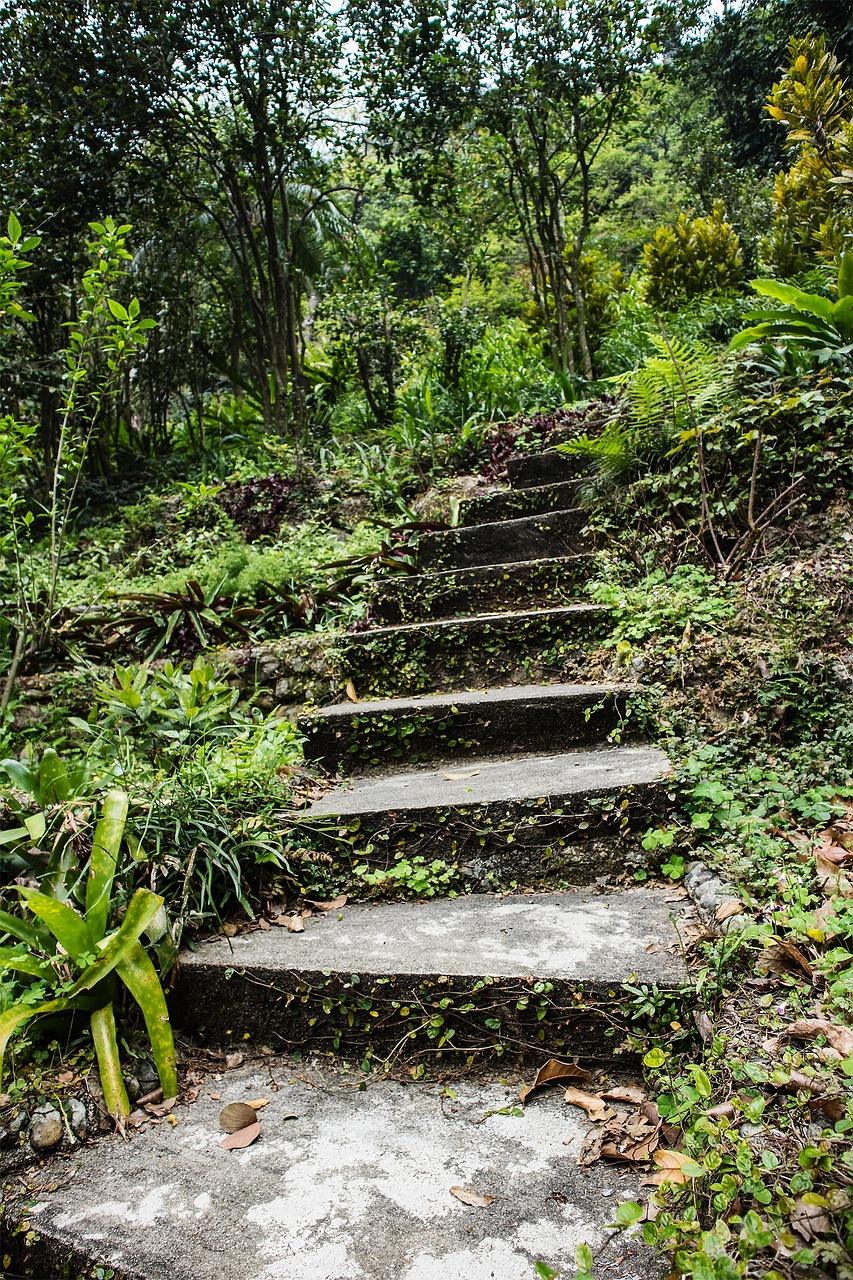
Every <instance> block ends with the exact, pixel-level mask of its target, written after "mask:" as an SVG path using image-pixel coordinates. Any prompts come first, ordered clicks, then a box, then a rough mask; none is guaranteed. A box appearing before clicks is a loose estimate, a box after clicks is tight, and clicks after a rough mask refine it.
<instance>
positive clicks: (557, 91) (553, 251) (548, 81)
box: [353, 0, 691, 378]
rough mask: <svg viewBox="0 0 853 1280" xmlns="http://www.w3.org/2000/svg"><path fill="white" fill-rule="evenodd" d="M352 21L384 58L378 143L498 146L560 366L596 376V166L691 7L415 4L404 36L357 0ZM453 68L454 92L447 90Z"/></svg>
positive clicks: (404, 21) (626, 0) (636, 1)
mask: <svg viewBox="0 0 853 1280" xmlns="http://www.w3.org/2000/svg"><path fill="white" fill-rule="evenodd" d="M353 12H354V15H355V16H354V21H355V23H356V25H357V26H358V28H359V29H360V30H361V32H362V33H363V38H365V39H366V43H367V49H368V56H369V58H370V60H371V61H372V62H376V60H379V61H380V62H381V67H380V69H379V70H378V71H373V72H372V84H373V92H372V93H368V100H369V101H370V102H371V104H372V105H373V107H374V116H375V117H376V116H377V115H379V116H381V117H382V121H381V124H380V126H379V130H378V131H379V133H380V134H383V133H384V135H385V136H386V137H387V136H389V135H390V136H392V137H393V136H396V137H397V139H398V140H399V139H400V138H401V137H405V136H406V135H408V139H409V140H410V141H414V142H415V143H416V144H417V145H420V147H421V148H423V147H424V146H426V145H432V146H433V147H434V146H435V144H436V142H438V143H440V145H441V146H442V147H443V148H444V149H446V148H447V145H448V141H449V139H450V138H451V137H452V135H453V133H454V130H456V131H458V130H459V129H461V128H463V127H465V126H467V127H475V128H479V129H480V130H482V131H484V132H485V134H486V135H487V137H488V138H489V139H490V141H491V145H492V149H493V153H494V157H495V159H496V161H497V165H498V170H499V175H500V179H501V181H502V183H503V184H504V188H505V191H506V194H507V196H508V198H509V201H510V203H511V207H512V210H513V212H514V216H515V219H516V222H517V225H518V228H519V230H520V233H521V236H522V239H523V241H524V246H525V249H526V253H527V258H528V264H529V269H530V275H531V281H532V286H533V290H534V293H535V297H536V302H537V305H538V309H539V313H540V316H541V319H542V323H543V325H544V327H545V330H546V332H547V335H548V340H549V343H550V347H551V353H552V357H553V360H554V364H555V366H556V368H557V369H559V370H561V371H562V372H564V373H567V374H573V373H575V371H576V369H577V368H578V366H579V371H580V372H582V373H583V375H584V376H585V377H587V378H591V377H592V376H593V366H592V356H591V352H590V343H589V334H588V325H587V317H586V302H585V298H584V290H583V282H582V274H583V271H582V259H583V256H584V250H585V247H586V242H587V240H588V237H589V235H590V231H591V227H592V223H593V219H594V216H595V214H596V212H597V208H596V202H595V169H596V164H597V161H598V159H599V156H600V154H601V151H602V148H603V146H604V144H605V143H606V141H607V139H608V138H609V136H610V134H611V132H612V130H613V129H614V126H615V125H616V123H617V122H618V121H619V120H620V119H621V118H622V117H623V116H624V115H625V114H626V112H627V111H628V109H629V107H630V104H631V100H632V94H633V91H634V89H635V87H636V85H637V81H638V77H639V76H640V74H641V73H642V72H643V71H644V70H646V69H647V68H649V67H650V66H651V65H652V64H653V61H654V59H655V57H656V55H657V52H658V50H659V48H660V44H661V41H663V40H665V39H667V38H669V36H670V35H671V34H672V33H673V32H674V30H675V29H676V27H677V26H678V25H679V24H680V23H682V22H683V21H684V20H685V14H688V15H689V13H690V12H691V10H690V9H689V8H688V7H687V6H681V5H675V4H667V5H662V4H661V5H658V4H655V3H654V2H653V0H618V3H613V0H545V2H544V3H543V2H542V0H472V2H471V3H459V4H454V3H453V0H448V2H447V3H446V4H445V5H444V7H443V8H442V6H435V5H431V6H429V7H428V8H427V7H425V6H424V5H423V4H421V3H420V2H419V0H414V3H412V4H411V5H410V6H409V7H408V9H406V10H404V11H403V13H402V14H401V12H400V6H398V5H395V6H394V16H395V22H396V31H397V35H396V39H392V37H391V32H392V30H394V24H393V23H392V20H391V17H390V13H389V6H388V4H387V3H386V0H354V4H353ZM439 15H440V16H439ZM442 72H443V73H445V74H448V75H450V76H452V77H453V79H454V84H453V88H452V89H451V90H444V91H442V90H441V88H440V77H441V73H442ZM392 85H393V93H394V95H395V97H394V106H393V107H392V109H391V111H390V112H389V111H388V110H387V109H386V108H383V106H382V102H383V98H384V97H385V96H387V94H388V92H389V91H390V89H391V86H392ZM377 108H378V110H377ZM389 120H390V121H391V128H389ZM395 130H396V133H395ZM572 312H573V313H574V315H572Z"/></svg>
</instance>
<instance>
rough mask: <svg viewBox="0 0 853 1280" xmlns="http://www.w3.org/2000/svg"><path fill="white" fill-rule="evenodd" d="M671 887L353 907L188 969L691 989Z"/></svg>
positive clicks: (201, 955)
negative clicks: (641, 984) (674, 918)
mask: <svg viewBox="0 0 853 1280" xmlns="http://www.w3.org/2000/svg"><path fill="white" fill-rule="evenodd" d="M676 904H678V905H680V906H681V907H682V908H683V909H684V910H685V911H686V910H687V908H686V907H685V906H684V902H683V900H682V899H678V898H676V897H675V895H674V894H673V891H672V889H671V888H658V887H652V888H647V887H636V888H630V889H618V890H612V891H610V892H606V893H599V892H596V891H595V890H570V891H563V892H560V893H530V894H510V895H506V896H499V895H495V894H467V895H460V896H459V897H457V898H433V899H430V900H428V901H426V902H379V903H355V904H353V905H347V906H345V907H342V908H341V909H340V910H339V911H336V912H330V913H328V914H327V915H325V916H323V917H316V916H315V917H311V918H309V919H308V920H306V922H305V929H304V932H302V933H290V932H288V930H286V929H276V930H274V931H272V930H269V931H267V932H261V931H257V932H253V933H246V934H240V935H238V936H237V937H235V938H231V939H222V938H217V939H214V940H213V941H211V942H209V943H202V944H201V945H200V946H199V948H198V950H197V951H195V952H193V953H192V954H188V955H186V956H185V957H184V960H183V964H184V966H185V967H198V966H202V967H206V968H213V969H218V968H220V967H225V968H232V969H233V968H240V969H250V968H255V967H257V968H261V969H263V970H265V971H267V972H269V971H271V970H275V969H277V968H282V969H287V970H289V971H293V970H321V971H324V970H332V971H336V972H345V973H361V974H362V975H365V974H390V973H394V974H436V975H440V976H448V977H459V976H464V977H468V976H470V977H493V978H518V977H527V976H533V977H535V978H537V979H543V980H550V981H554V980H555V979H562V980H565V981H571V982H595V983H600V984H605V985H606V984H612V983H619V982H625V981H628V980H634V977H636V979H637V980H639V981H642V982H657V983H658V984H659V985H676V984H680V983H682V982H685V981H686V980H687V970H686V968H685V965H684V960H683V957H682V951H681V947H680V945H679V941H678V934H677V931H676V928H675V926H674V924H673V922H672V919H671V916H672V915H673V914H676V913H677V906H676Z"/></svg>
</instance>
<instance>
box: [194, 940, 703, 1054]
mask: <svg viewBox="0 0 853 1280" xmlns="http://www.w3.org/2000/svg"><path fill="white" fill-rule="evenodd" d="M225 974H226V970H225V969H224V967H223V966H220V965H210V966H207V965H204V964H194V965H192V966H187V967H184V968H183V969H182V970H180V972H179V975H178V980H177V985H176V988H175V990H174V991H173V993H172V995H171V998H170V1006H171V1011H172V1016H173V1018H174V1020H175V1022H176V1024H177V1025H178V1026H179V1027H182V1028H184V1029H186V1030H188V1031H191V1032H193V1033H194V1034H195V1036H197V1037H198V1038H199V1039H200V1040H201V1041H202V1043H203V1044H205V1045H207V1046H209V1047H211V1048H213V1047H227V1048H233V1047H235V1046H237V1045H241V1044H249V1045H252V1046H260V1045H263V1046H265V1047H266V1046H268V1047H270V1048H272V1049H286V1050H290V1051H293V1050H299V1051H301V1052H302V1053H333V1054H339V1055H340V1056H342V1057H343V1058H345V1059H348V1060H349V1061H351V1062H353V1061H354V1062H362V1061H365V1060H367V1061H368V1062H372V1063H373V1065H374V1066H375V1067H379V1066H380V1065H381V1064H382V1063H383V1062H389V1063H390V1064H392V1065H394V1066H398V1067H405V1066H411V1065H415V1064H421V1065H422V1066H424V1067H425V1068H426V1070H427V1072H428V1073H430V1074H431V1073H432V1072H433V1071H440V1070H442V1069H446V1068H448V1067H453V1066H457V1067H463V1066H465V1065H472V1064H473V1063H475V1062H476V1063H482V1064H486V1063H489V1062H494V1061H496V1060H501V1061H503V1062H504V1063H509V1062H514V1063H517V1064H519V1065H523V1066H525V1067H530V1068H531V1069H533V1068H535V1067H538V1066H540V1065H541V1063H542V1061H543V1060H544V1059H545V1058H547V1057H558V1058H565V1057H572V1058H574V1057H580V1058H581V1059H582V1060H583V1061H584V1062H585V1063H587V1064H589V1065H593V1064H596V1063H609V1064H612V1063H613V1061H614V1058H617V1057H618V1058H620V1060H621V1061H622V1062H623V1063H625V1064H627V1063H629V1062H632V1061H633V1057H632V1054H631V1051H630V1050H628V1049H627V1048H626V1046H625V1045H624V1043H623V1040H622V1036H621V1035H620V1034H619V1032H618V1031H617V1034H616V1035H614V1034H613V1028H614V1027H616V1028H624V1026H625V1023H626V1021H627V1019H626V1016H625V1011H626V1006H627V1005H628V1004H629V1003H630V1000H631V996H630V993H628V992H627V991H625V990H624V989H623V988H622V987H621V986H620V985H619V984H618V983H617V984H611V983H608V984H603V983H597V982H586V983H583V984H578V983H573V982H568V981H564V980H562V981H561V980H557V981H555V982H547V983H544V984H543V983H537V982H536V981H535V980H534V978H532V977H531V978H495V979H491V978H488V977H486V978H483V977H478V976H476V975H472V976H471V977H453V978H448V977H447V976H446V975H443V974H435V975H426V976H425V975H423V974H405V973H401V974H397V975H392V976H387V977H386V976H379V977H377V976H376V975H372V974H350V973H347V974H336V973H331V974H329V973H324V972H319V971H310V970H307V971H304V972H300V973H294V972H289V973H288V972H285V973H283V972H282V971H281V970H280V969H252V970H250V971H245V970H241V969H239V968H236V969H233V970H231V971H230V977H228V978H226V976H225ZM537 987H538V990H537ZM673 997H674V999H675V1000H676V1002H677V1004H676V1006H675V1010H674V1011H675V1013H676V1014H677V1013H679V1012H681V1010H680V1004H681V1003H683V1004H684V1005H685V1009H684V1011H683V1012H682V1017H683V1020H684V1021H685V1023H686V1022H688V1021H689V1002H690V1000H691V999H692V1000H693V1001H694V1002H695V993H692V992H689V993H686V994H685V995H683V996H682V995H681V994H680V992H679V990H678V989H674V990H673ZM519 1005H520V1006H521V1008H519ZM631 1030H632V1033H634V1034H635V1035H638V1036H641V1035H642V1032H643V1024H642V1021H637V1022H632V1025H631Z"/></svg>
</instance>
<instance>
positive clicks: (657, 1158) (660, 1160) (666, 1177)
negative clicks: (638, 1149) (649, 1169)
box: [643, 1151, 692, 1187]
mask: <svg viewBox="0 0 853 1280" xmlns="http://www.w3.org/2000/svg"><path fill="white" fill-rule="evenodd" d="M652 1159H653V1160H654V1162H655V1164H656V1165H657V1167H658V1171H657V1173H652V1174H649V1176H648V1178H644V1179H643V1186H646V1187H650V1186H655V1187H662V1186H663V1184H664V1183H665V1182H671V1183H673V1184H674V1185H676V1186H682V1185H683V1184H684V1183H685V1182H687V1174H686V1173H682V1171H681V1166H682V1165H683V1164H687V1162H688V1161H689V1160H690V1159H692V1157H691V1156H688V1155H685V1154H684V1152H683V1151H656V1152H655V1153H654V1155H653V1156H652Z"/></svg>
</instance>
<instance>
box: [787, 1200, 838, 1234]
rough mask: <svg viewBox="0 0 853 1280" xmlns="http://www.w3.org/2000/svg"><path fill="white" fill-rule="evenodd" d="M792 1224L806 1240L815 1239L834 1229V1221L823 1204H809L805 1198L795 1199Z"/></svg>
mask: <svg viewBox="0 0 853 1280" xmlns="http://www.w3.org/2000/svg"><path fill="white" fill-rule="evenodd" d="M791 1226H792V1227H793V1228H794V1230H795V1231H796V1233H797V1235H798V1236H802V1238H803V1239H804V1240H814V1238H815V1236H821V1235H824V1234H825V1233H826V1232H827V1231H831V1230H832V1223H831V1221H830V1219H829V1216H828V1214H827V1213H826V1212H825V1211H824V1208H823V1206H822V1205H819V1204H808V1203H807V1202H806V1201H805V1200H804V1199H801V1200H795V1201H794V1212H793V1213H792V1214H791Z"/></svg>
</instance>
